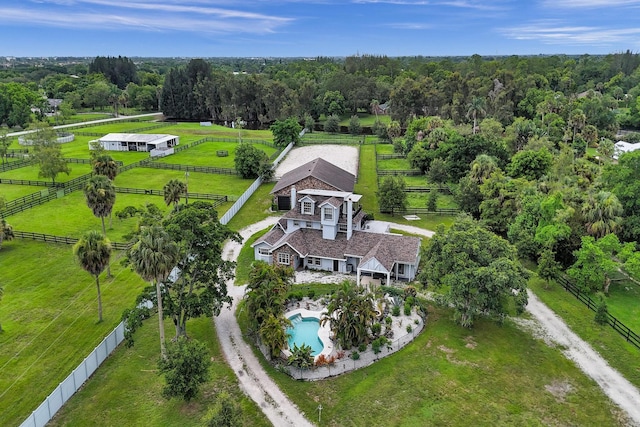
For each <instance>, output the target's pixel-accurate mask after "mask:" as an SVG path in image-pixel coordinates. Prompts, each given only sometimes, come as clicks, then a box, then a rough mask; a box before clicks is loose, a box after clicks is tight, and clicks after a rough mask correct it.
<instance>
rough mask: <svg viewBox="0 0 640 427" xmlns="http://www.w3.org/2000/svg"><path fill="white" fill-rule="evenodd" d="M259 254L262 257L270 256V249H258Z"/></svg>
mask: <svg viewBox="0 0 640 427" xmlns="http://www.w3.org/2000/svg"><path fill="white" fill-rule="evenodd" d="M258 253H259V254H260V255H269V249H267V248H258Z"/></svg>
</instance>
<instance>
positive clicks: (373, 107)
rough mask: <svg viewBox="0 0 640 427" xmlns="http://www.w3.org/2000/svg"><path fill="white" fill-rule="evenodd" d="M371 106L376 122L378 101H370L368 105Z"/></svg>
mask: <svg viewBox="0 0 640 427" xmlns="http://www.w3.org/2000/svg"><path fill="white" fill-rule="evenodd" d="M369 105H370V106H371V109H372V110H373V112H374V113H375V115H376V121H377V120H378V107H379V106H380V101H378V100H377V99H372V100H371V104H369Z"/></svg>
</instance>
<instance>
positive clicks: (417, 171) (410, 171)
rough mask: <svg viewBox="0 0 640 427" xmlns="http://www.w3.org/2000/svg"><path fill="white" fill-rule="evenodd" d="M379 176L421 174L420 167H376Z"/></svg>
mask: <svg viewBox="0 0 640 427" xmlns="http://www.w3.org/2000/svg"><path fill="white" fill-rule="evenodd" d="M376 173H377V174H378V176H389V175H392V176H420V175H422V171H421V170H420V169H376Z"/></svg>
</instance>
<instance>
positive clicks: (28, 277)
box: [0, 239, 144, 425]
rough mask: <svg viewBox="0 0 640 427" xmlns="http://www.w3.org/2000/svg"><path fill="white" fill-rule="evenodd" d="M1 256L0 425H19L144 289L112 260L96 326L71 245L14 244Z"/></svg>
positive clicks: (90, 286) (90, 288) (90, 291)
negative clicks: (2, 295)
mask: <svg viewBox="0 0 640 427" xmlns="http://www.w3.org/2000/svg"><path fill="white" fill-rule="evenodd" d="M0 253H1V255H0V271H2V285H3V287H4V297H3V300H2V304H0V321H1V322H2V327H3V329H4V333H2V334H0V372H2V375H0V425H18V424H19V423H20V422H22V421H23V420H24V419H25V418H26V417H27V416H28V415H29V414H30V413H31V411H33V410H34V409H35V408H36V407H37V405H39V404H40V402H41V401H42V400H43V399H44V398H45V397H46V396H47V395H48V394H49V393H51V391H52V390H53V389H54V388H55V387H56V386H57V385H58V384H59V383H60V382H61V381H62V380H63V379H64V378H65V377H66V376H67V375H69V373H70V372H71V371H72V370H73V369H74V368H75V367H76V366H77V365H78V364H79V363H80V362H81V361H82V360H83V359H84V358H85V357H86V356H87V355H88V354H89V353H90V352H91V351H92V350H93V349H94V347H95V346H96V345H98V343H100V341H102V339H103V338H104V337H105V336H106V335H107V334H108V333H109V332H111V330H113V328H115V326H116V325H117V324H118V323H119V322H120V316H121V314H122V310H123V309H125V308H126V307H129V306H131V305H132V304H133V303H134V301H135V297H136V295H137V294H138V293H139V292H140V290H141V289H142V288H143V286H144V283H143V281H142V280H141V279H140V278H139V277H138V276H137V275H136V274H134V273H132V272H131V271H129V270H128V269H124V268H123V267H122V266H120V264H119V262H118V261H117V259H115V257H114V258H112V262H111V270H112V274H113V278H112V279H106V277H105V274H103V275H102V277H101V290H102V305H103V317H104V321H103V322H102V323H97V320H98V305H97V294H96V287H95V280H94V279H93V277H92V276H90V275H89V274H88V273H86V272H85V271H84V270H82V269H81V268H80V267H79V266H78V265H77V264H76V262H75V259H74V257H73V253H72V248H71V246H69V245H53V244H46V243H40V242H32V241H28V240H20V239H16V240H13V241H10V242H4V243H3V245H2V250H1V252H0ZM114 255H117V254H114Z"/></svg>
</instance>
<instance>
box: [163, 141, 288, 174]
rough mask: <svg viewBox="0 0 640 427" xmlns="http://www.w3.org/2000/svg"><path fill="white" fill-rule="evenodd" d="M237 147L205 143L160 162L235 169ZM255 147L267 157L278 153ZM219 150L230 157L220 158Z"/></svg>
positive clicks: (264, 146)
mask: <svg viewBox="0 0 640 427" xmlns="http://www.w3.org/2000/svg"><path fill="white" fill-rule="evenodd" d="M237 146H238V144H237V143H235V142H205V143H204V144H200V145H197V146H195V147H192V148H189V149H187V150H184V151H181V152H179V153H177V154H172V155H170V156H167V157H164V158H162V159H160V160H158V161H159V162H162V163H178V164H183V165H194V166H212V167H219V168H231V169H234V168H235V155H236V147H237ZM255 147H257V148H258V149H260V150H262V151H264V152H265V153H266V154H267V156H271V155H272V154H273V153H275V152H276V149H275V148H272V147H269V146H266V145H262V144H255ZM218 150H226V151H227V152H228V153H229V155H228V156H226V157H218V156H217V154H216V152H217V151H218Z"/></svg>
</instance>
